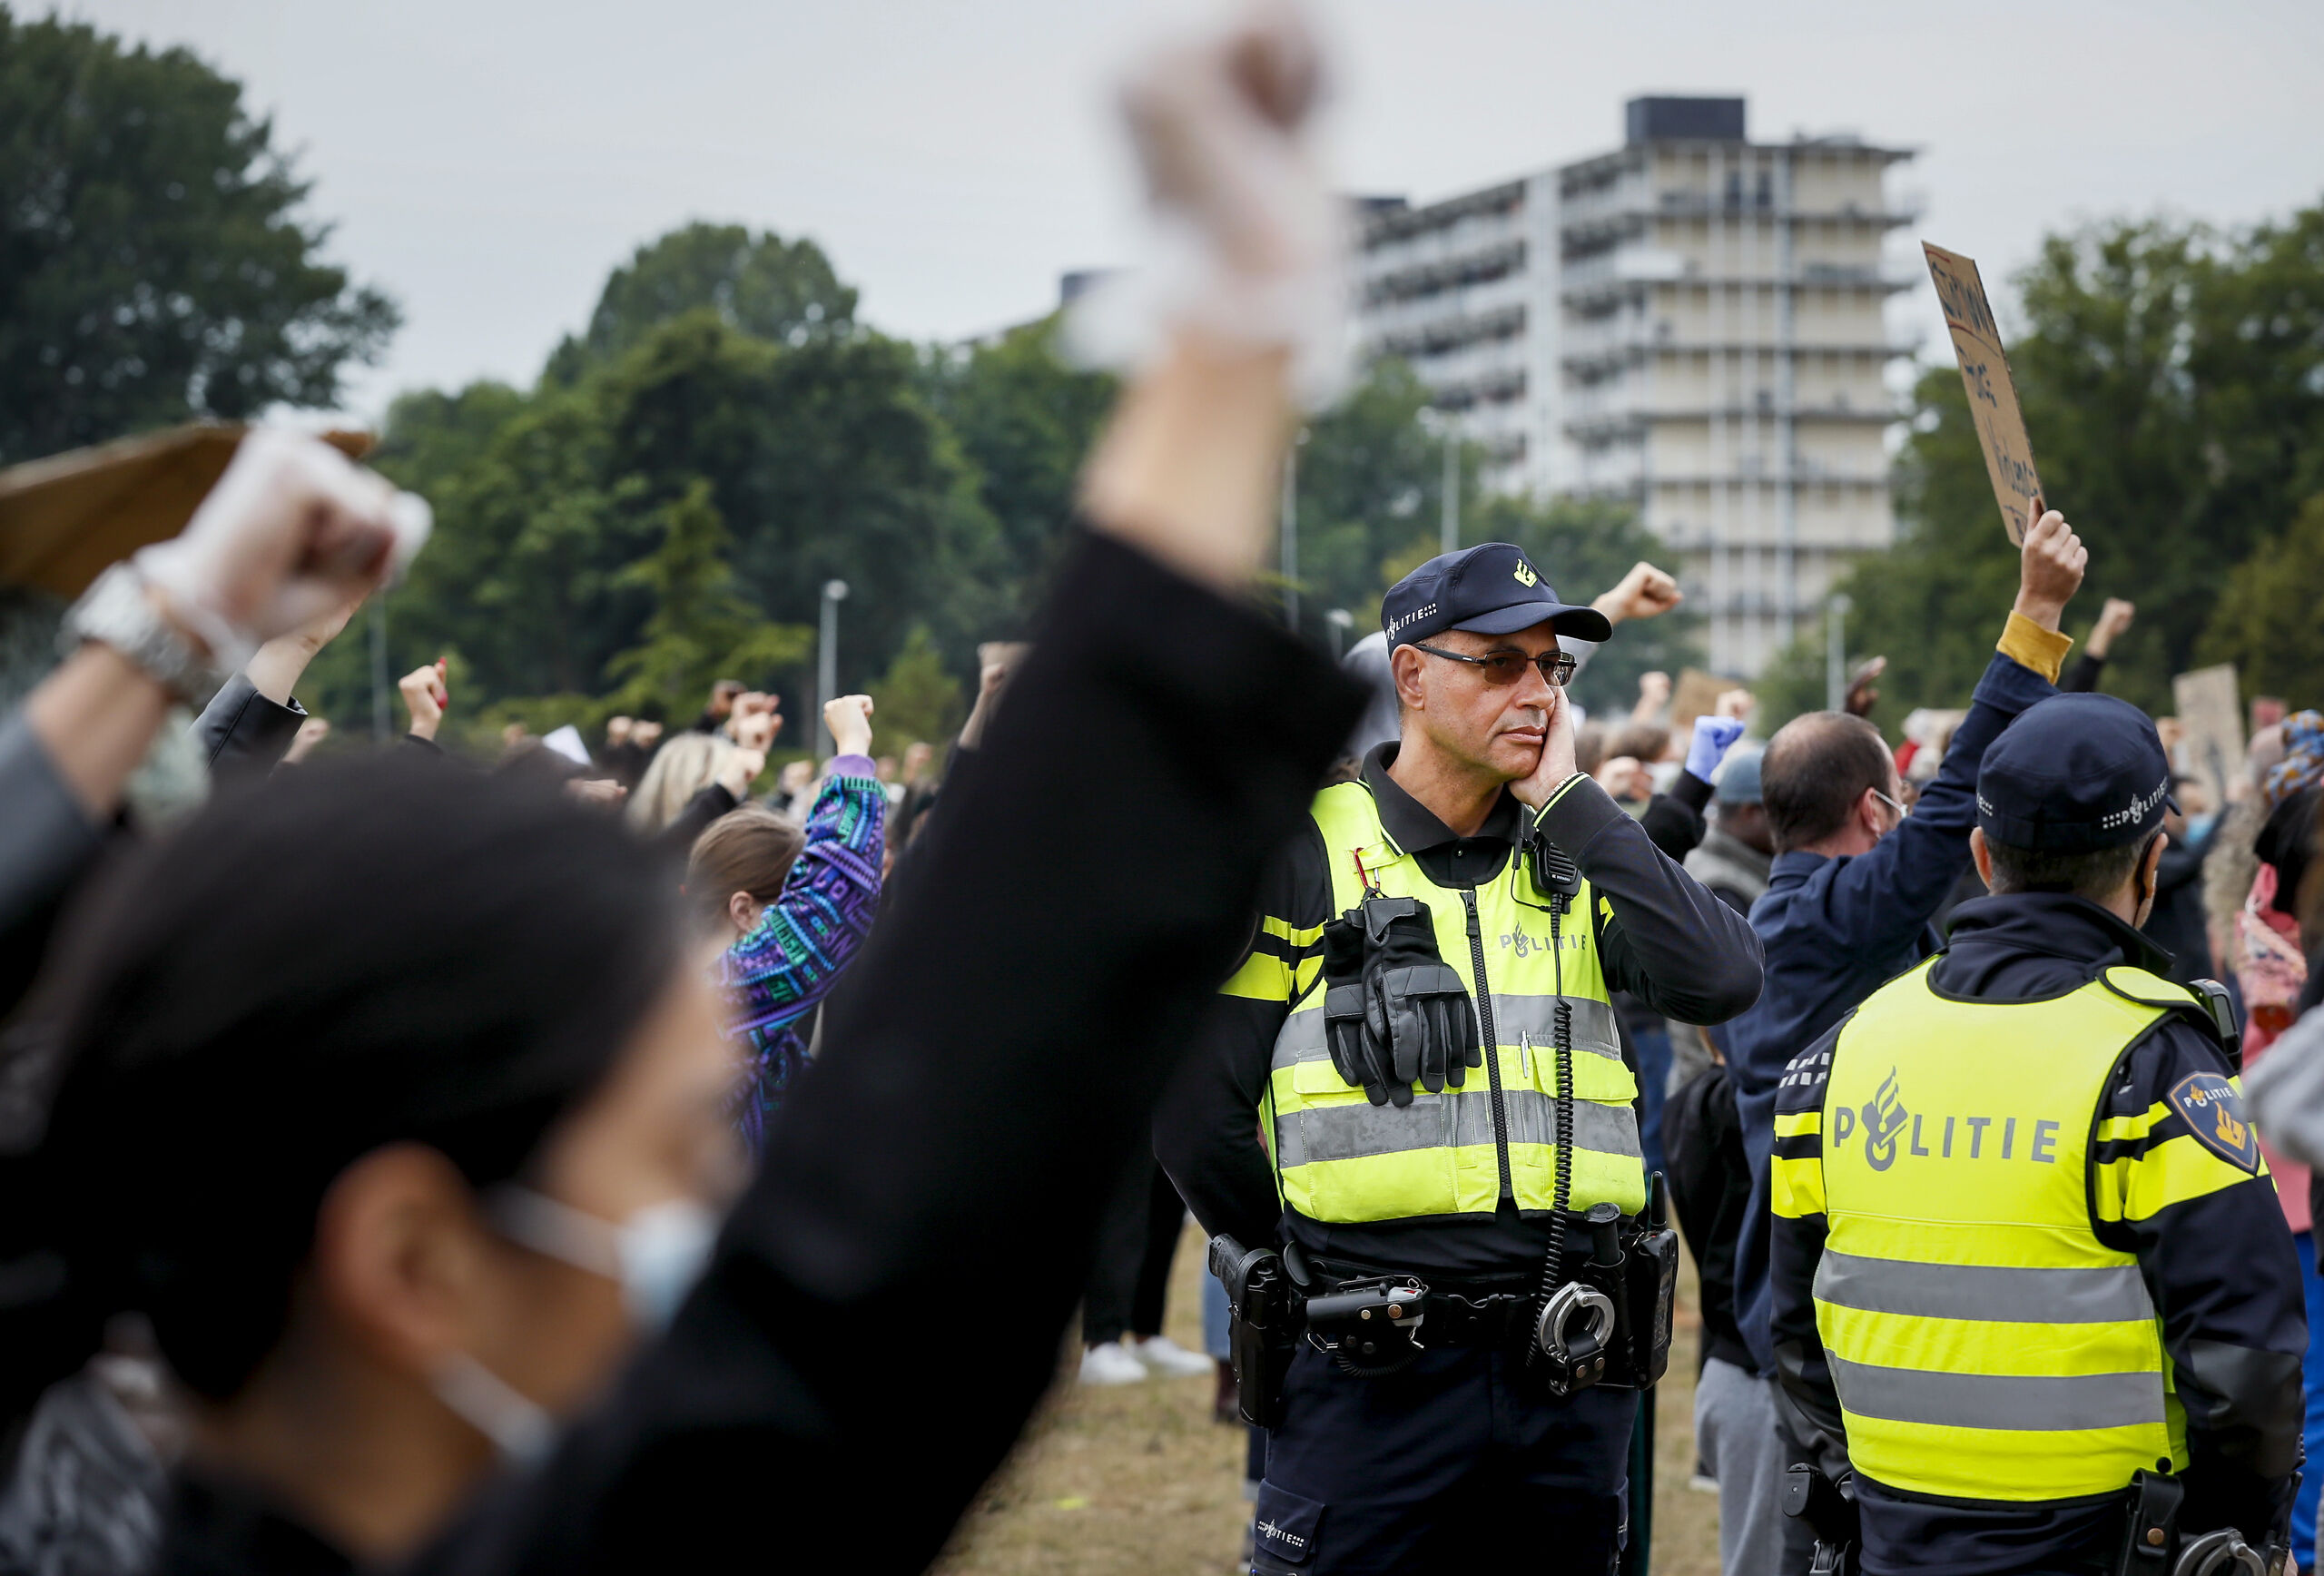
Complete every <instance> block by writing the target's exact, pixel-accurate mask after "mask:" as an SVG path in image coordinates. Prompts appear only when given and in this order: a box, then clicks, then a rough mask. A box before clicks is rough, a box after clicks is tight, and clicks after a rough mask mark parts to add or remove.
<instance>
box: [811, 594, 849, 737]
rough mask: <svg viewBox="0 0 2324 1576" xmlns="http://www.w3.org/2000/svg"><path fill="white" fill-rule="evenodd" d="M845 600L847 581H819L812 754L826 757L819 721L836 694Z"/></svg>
mask: <svg viewBox="0 0 2324 1576" xmlns="http://www.w3.org/2000/svg"><path fill="white" fill-rule="evenodd" d="M845 600H847V582H846V581H844V580H826V581H824V582H823V628H822V646H821V648H820V649H819V650H818V651H817V652H816V654H815V755H816V758H817V759H818V760H825V761H827V760H829V759H831V754H832V731H831V729H830V728H828V727H826V726H825V725H824V724H823V707H824V705H825V704H828V703H829V702H831V701H833V700H836V699H837V698H838V697H839V605H840V604H841V603H842V602H844V601H845Z"/></svg>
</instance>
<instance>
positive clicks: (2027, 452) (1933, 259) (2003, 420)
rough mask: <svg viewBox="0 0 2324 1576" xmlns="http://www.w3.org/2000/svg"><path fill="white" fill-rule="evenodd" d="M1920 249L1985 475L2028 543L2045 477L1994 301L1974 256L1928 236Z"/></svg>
mask: <svg viewBox="0 0 2324 1576" xmlns="http://www.w3.org/2000/svg"><path fill="white" fill-rule="evenodd" d="M1921 250H1922V251H1924V252H1926V253H1927V254H1928V272H1929V277H1930V278H1931V279H1933V280H1935V281H1936V301H1937V305H1939V306H1940V307H1942V308H1944V309H1945V331H1946V332H1947V333H1949V334H1951V335H1952V336H1953V355H1954V359H1955V360H1957V361H1959V362H1960V363H1961V381H1962V384H1963V386H1964V387H1965V388H1966V389H1968V391H1969V419H1970V420H1971V421H1973V422H1974V423H1975V424H1976V428H1977V446H1978V447H1979V448H1982V449H1984V451H1985V476H1986V478H1987V479H1989V480H1990V481H1991V482H1992V483H1993V485H1994V502H1995V503H1997V504H1999V505H2000V506H2001V523H2002V527H2003V528H2004V530H2006V531H2008V533H2009V539H2010V541H2011V543H2012V544H2013V545H2015V546H2018V547H2023V546H2024V543H2025V519H2026V515H2027V513H2028V511H2029V508H2030V507H2031V506H2032V504H2033V500H2034V499H2035V498H2038V497H2041V496H2042V478H2041V477H2040V475H2039V474H2038V473H2037V472H2036V471H2035V470H2034V468H2033V443H2032V441H2031V440H2030V439H2028V438H2026V436H2025V418H2024V416H2022V415H2021V414H2019V412H2018V409H2017V385H2016V384H2015V383H2014V382H2013V381H2011V379H2010V376H2009V358H2008V357H2007V356H2005V355H2004V354H2003V353H2002V348H2001V328H2000V326H1999V325H1998V324H1996V323H1995V322H1994V309H1993V303H1992V302H1991V301H1989V300H1986V299H1985V284H1984V280H1982V279H1980V278H1978V276H1977V264H1976V262H1975V261H1974V259H1971V258H1966V257H1963V256H1962V255H1961V254H1960V253H1958V252H1954V251H1945V249H1944V248H1943V247H1941V246H1931V245H1930V244H1929V243H1928V242H1927V241H1923V242H1921Z"/></svg>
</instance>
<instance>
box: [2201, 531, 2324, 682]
mask: <svg viewBox="0 0 2324 1576" xmlns="http://www.w3.org/2000/svg"><path fill="white" fill-rule="evenodd" d="M2319 590H2324V493H2319V494H2318V495H2317V496H2316V497H2312V498H2309V500H2308V507H2306V508H2304V509H2302V510H2300V512H2299V518H2298V519H2297V520H2295V521H2294V522H2293V523H2292V526H2291V528H2290V529H2289V530H2287V531H2286V532H2284V534H2283V535H2282V536H2281V537H2278V538H2277V539H2276V540H2274V541H2272V542H2270V543H2268V544H2266V545H2265V546H2263V547H2260V550H2259V551H2258V552H2256V553H2254V554H2253V555H2251V557H2250V558H2249V559H2247V560H2245V561H2244V562H2243V563H2241V564H2240V565H2238V566H2236V568H2235V571H2234V572H2233V573H2232V574H2230V576H2228V579H2227V590H2226V591H2225V592H2224V593H2223V594H2222V595H2221V597H2220V599H2219V606H2217V607H2215V608H2214V609H2212V611H2211V625H2210V627H2209V628H2207V629H2206V630H2205V631H2204V632H2203V640H2202V645H2201V647H2200V648H2199V650H2198V652H2197V655H2198V656H2199V657H2200V658H2201V660H2202V661H2204V662H2206V663H2211V662H2231V663H2233V664H2235V666H2236V675H2237V677H2238V678H2239V679H2240V681H2241V683H2242V685H2243V693H2244V694H2246V695H2247V696H2248V695H2254V694H2276V695H2283V696H2286V697H2288V698H2289V699H2290V700H2291V702H2292V703H2293V704H2294V706H2295V707H2299V706H2309V705H2316V704H2324V599H2319Z"/></svg>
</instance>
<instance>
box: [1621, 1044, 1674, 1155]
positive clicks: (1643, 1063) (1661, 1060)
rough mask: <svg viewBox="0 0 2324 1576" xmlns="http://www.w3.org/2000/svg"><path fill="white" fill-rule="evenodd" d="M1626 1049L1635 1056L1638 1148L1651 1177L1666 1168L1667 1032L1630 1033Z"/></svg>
mask: <svg viewBox="0 0 2324 1576" xmlns="http://www.w3.org/2000/svg"><path fill="white" fill-rule="evenodd" d="M1655 1021H1656V1022H1657V1023H1660V1022H1661V1021H1662V1020H1661V1019H1659V1018H1658V1019H1655ZM1630 1050H1631V1052H1632V1053H1633V1054H1634V1055H1636V1056H1637V1058H1638V1092H1639V1108H1638V1142H1639V1151H1640V1154H1642V1155H1644V1156H1645V1157H1646V1174H1647V1175H1648V1176H1649V1177H1651V1176H1653V1175H1654V1173H1656V1172H1657V1171H1668V1170H1669V1167H1668V1166H1666V1165H1664V1164H1663V1160H1662V1099H1663V1095H1664V1092H1665V1088H1666V1086H1667V1085H1669V1082H1670V1031H1669V1029H1640V1031H1639V1032H1638V1033H1636V1034H1633V1035H1631V1036H1630Z"/></svg>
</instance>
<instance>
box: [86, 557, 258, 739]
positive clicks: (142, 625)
mask: <svg viewBox="0 0 2324 1576" xmlns="http://www.w3.org/2000/svg"><path fill="white" fill-rule="evenodd" d="M84 640H94V641H98V642H101V643H103V645H110V646H112V647H113V649H114V650H115V651H117V652H119V653H121V655H123V656H125V657H127V658H128V659H129V660H130V661H131V662H133V663H134V664H136V665H138V666H139V667H140V668H143V670H144V671H145V673H146V674H147V675H150V676H151V677H152V678H153V679H154V681H155V682H157V683H159V684H160V685H162V687H163V688H164V689H167V690H168V691H169V692H170V693H171V694H174V695H176V696H177V697H178V698H179V699H180V700H182V701H184V702H185V703H186V704H188V705H191V706H195V707H200V706H202V705H203V704H206V703H207V702H208V701H209V699H210V697H211V696H212V695H213V694H217V693H218V688H219V686H220V685H222V684H224V683H225V682H226V675H225V674H224V673H222V672H221V671H220V669H219V667H218V665H216V664H215V663H213V662H212V661H211V660H210V658H209V657H207V656H206V655H203V654H202V650H201V649H200V648H199V647H198V646H196V645H194V644H193V642H192V641H191V640H188V639H187V638H186V637H185V636H184V635H182V634H180V633H179V632H178V631H177V629H176V628H174V627H173V626H172V625H171V624H170V622H169V620H167V619H166V618H163V617H162V615H161V613H160V612H159V611H158V610H157V609H156V608H155V607H154V606H153V597H152V596H149V595H148V594H147V589H146V585H145V577H144V576H143V575H141V574H139V573H138V572H137V568H136V566H134V565H133V564H125V563H123V564H115V565H113V566H112V567H111V568H109V569H107V570H106V571H105V572H104V573H103V574H102V575H100V576H97V577H96V580H95V581H94V583H93V584H92V585H91V586H89V588H88V589H87V590H86V591H84V592H83V593H82V594H81V599H80V600H79V601H78V602H75V603H74V604H73V607H72V611H70V612H68V613H67V614H65V616H64V627H63V628H62V629H61V630H60V631H59V633H58V635H57V644H58V645H59V646H60V647H61V648H63V650H64V652H65V653H66V654H67V655H70V654H71V653H72V652H73V651H74V649H75V648H76V647H78V646H79V645H80V644H81V643H82V642H83V641H84Z"/></svg>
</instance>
